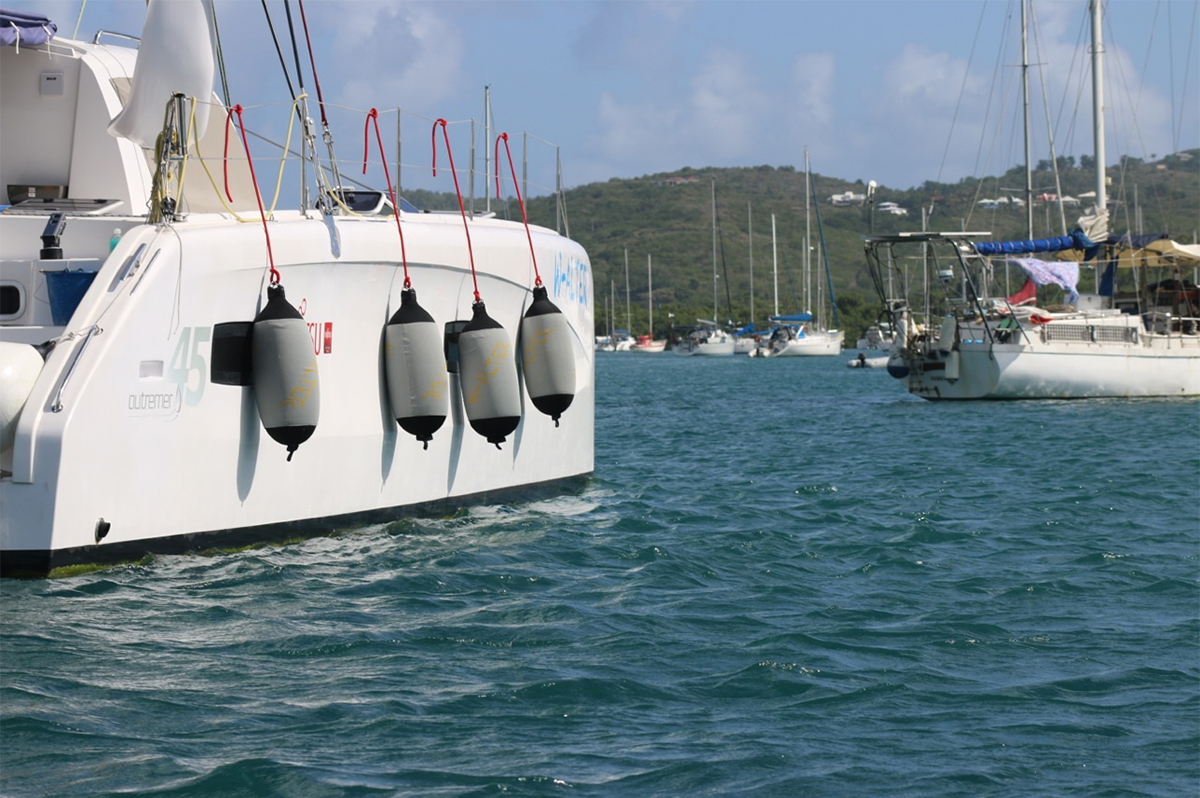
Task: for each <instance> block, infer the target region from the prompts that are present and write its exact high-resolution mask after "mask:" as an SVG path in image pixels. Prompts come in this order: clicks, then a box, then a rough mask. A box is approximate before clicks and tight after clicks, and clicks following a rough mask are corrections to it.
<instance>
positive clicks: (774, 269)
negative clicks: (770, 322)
mask: <svg viewBox="0 0 1200 798" xmlns="http://www.w3.org/2000/svg"><path fill="white" fill-rule="evenodd" d="M771 277H772V278H773V279H774V281H775V314H774V315H776V316H778V315H779V251H778V250H777V249H776V248H775V214H771Z"/></svg>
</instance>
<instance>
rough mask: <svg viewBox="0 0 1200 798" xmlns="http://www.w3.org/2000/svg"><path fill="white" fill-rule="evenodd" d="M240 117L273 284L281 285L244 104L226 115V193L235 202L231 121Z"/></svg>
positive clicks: (243, 142) (234, 107) (243, 143)
mask: <svg viewBox="0 0 1200 798" xmlns="http://www.w3.org/2000/svg"><path fill="white" fill-rule="evenodd" d="M235 113H236V114H237V117H238V128H240V129H241V133H242V146H244V147H245V149H246V163H248V164H249V165H250V180H251V181H252V182H253V183H254V199H256V200H257V201H258V215H259V218H261V219H262V226H263V234H264V235H265V236H266V237H267V261H268V262H269V263H270V264H271V285H279V270H278V269H276V268H275V254H274V253H273V252H272V251H271V231H270V230H269V229H267V212H266V211H265V210H264V209H263V204H262V194H260V193H259V191H258V177H257V176H256V175H255V174H254V159H253V158H251V157H250V142H249V140H247V138H246V125H245V123H244V122H243V121H242V106H240V105H235V106H233V107H232V108H230V109H229V113H228V114H226V116H225V194H226V195H227V196H229V201H230V202H233V196H232V195H230V194H229V123H230V121H231V119H232V118H233V115H234V114H235Z"/></svg>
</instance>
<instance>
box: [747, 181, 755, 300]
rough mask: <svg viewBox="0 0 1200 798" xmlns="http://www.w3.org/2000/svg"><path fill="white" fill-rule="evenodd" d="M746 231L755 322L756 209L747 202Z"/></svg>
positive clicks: (751, 298)
mask: <svg viewBox="0 0 1200 798" xmlns="http://www.w3.org/2000/svg"><path fill="white" fill-rule="evenodd" d="M746 231H747V235H748V237H749V239H750V323H751V324H753V323H754V318H755V317H754V209H753V208H752V207H751V206H750V203H749V202H747V203H746Z"/></svg>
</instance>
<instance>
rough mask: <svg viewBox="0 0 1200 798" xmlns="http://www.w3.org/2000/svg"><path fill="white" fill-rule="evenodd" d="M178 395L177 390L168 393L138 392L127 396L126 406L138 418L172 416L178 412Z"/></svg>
mask: <svg viewBox="0 0 1200 798" xmlns="http://www.w3.org/2000/svg"><path fill="white" fill-rule="evenodd" d="M179 394H180V391H179V389H178V388H176V389H175V390H173V391H169V392H146V391H138V392H137V393H131V394H129V399H128V404H127V405H126V406H127V407H128V408H129V410H130V411H132V412H133V414H134V415H138V416H173V415H175V414H176V413H178V412H179V403H178V401H177V400H178V399H179Z"/></svg>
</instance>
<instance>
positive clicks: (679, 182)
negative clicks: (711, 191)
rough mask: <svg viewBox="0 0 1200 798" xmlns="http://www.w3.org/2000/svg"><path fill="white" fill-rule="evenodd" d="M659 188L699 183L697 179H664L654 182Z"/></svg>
mask: <svg viewBox="0 0 1200 798" xmlns="http://www.w3.org/2000/svg"><path fill="white" fill-rule="evenodd" d="M656 182H657V183H658V185H660V186H682V185H683V184H684V183H699V182H700V178H698V177H664V178H662V179H661V180H658V181H656Z"/></svg>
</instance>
